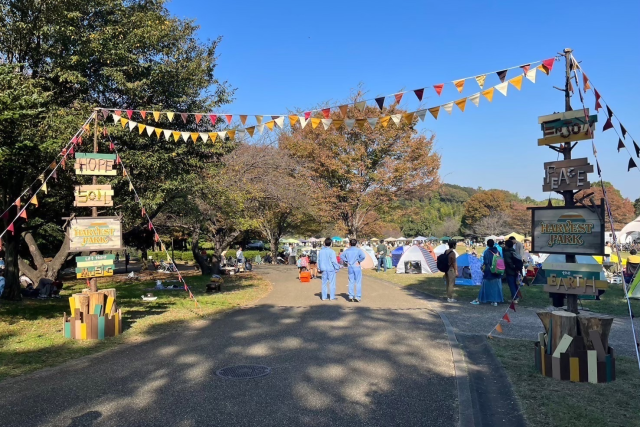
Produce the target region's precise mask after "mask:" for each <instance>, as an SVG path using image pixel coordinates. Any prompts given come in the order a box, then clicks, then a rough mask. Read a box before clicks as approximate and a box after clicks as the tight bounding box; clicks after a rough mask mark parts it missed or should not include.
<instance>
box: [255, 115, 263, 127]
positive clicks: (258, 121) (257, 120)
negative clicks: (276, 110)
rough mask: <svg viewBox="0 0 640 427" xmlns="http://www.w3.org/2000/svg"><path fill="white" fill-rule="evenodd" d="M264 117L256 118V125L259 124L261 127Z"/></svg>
mask: <svg viewBox="0 0 640 427" xmlns="http://www.w3.org/2000/svg"><path fill="white" fill-rule="evenodd" d="M263 117H264V116H256V123H258V124H259V125H261V124H262V118H263Z"/></svg>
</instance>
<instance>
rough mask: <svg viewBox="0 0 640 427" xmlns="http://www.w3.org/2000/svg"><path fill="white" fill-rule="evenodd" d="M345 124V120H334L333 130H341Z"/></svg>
mask: <svg viewBox="0 0 640 427" xmlns="http://www.w3.org/2000/svg"><path fill="white" fill-rule="evenodd" d="M343 123H344V120H334V121H333V128H334V129H340V126H342V124H343Z"/></svg>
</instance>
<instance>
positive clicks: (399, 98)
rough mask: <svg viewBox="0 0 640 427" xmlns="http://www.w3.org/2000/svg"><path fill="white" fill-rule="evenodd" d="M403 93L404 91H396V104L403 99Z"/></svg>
mask: <svg viewBox="0 0 640 427" xmlns="http://www.w3.org/2000/svg"><path fill="white" fill-rule="evenodd" d="M403 95H404V92H400V93H396V94H395V95H393V96H394V97H395V98H396V104H400V101H402V96H403Z"/></svg>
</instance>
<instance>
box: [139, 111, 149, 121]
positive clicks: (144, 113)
mask: <svg viewBox="0 0 640 427" xmlns="http://www.w3.org/2000/svg"><path fill="white" fill-rule="evenodd" d="M140 115H141V116H142V119H143V120H145V119H146V118H147V112H146V111H140Z"/></svg>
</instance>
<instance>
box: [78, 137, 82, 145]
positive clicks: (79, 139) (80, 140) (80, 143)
mask: <svg viewBox="0 0 640 427" xmlns="http://www.w3.org/2000/svg"><path fill="white" fill-rule="evenodd" d="M78 145H82V137H79V138H78Z"/></svg>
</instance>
